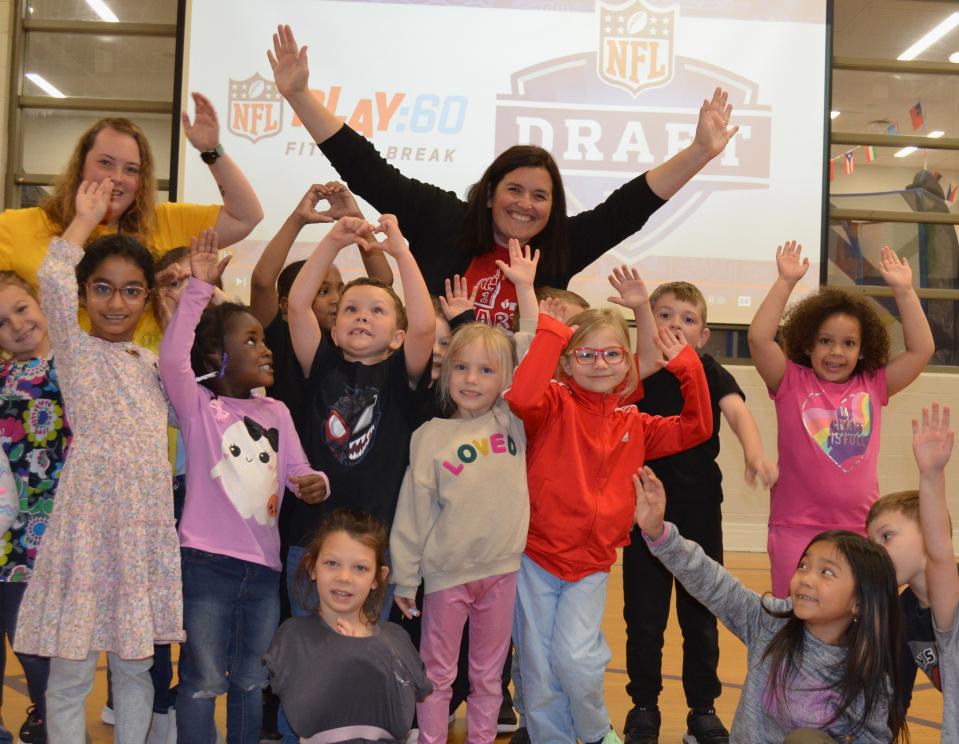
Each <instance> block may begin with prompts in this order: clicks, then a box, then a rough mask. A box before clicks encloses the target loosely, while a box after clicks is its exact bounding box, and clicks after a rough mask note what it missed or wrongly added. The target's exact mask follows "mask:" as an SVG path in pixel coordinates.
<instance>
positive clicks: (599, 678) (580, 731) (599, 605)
mask: <svg viewBox="0 0 959 744" xmlns="http://www.w3.org/2000/svg"><path fill="white" fill-rule="evenodd" d="M608 582H609V574H608V573H603V572H600V573H594V574H590V575H589V576H586V577H584V578H582V579H580V580H579V581H564V580H563V579H560V578H558V577H556V576H553V574H551V573H550V572H549V571H547V570H545V569H543V568H541V567H540V566H538V565H537V564H536V563H535V562H534V561H531V560H530V559H529V558H527V557H526V556H525V555H524V556H523V558H522V562H521V563H520V568H519V577H518V580H517V584H516V610H515V613H514V619H513V642H514V643H515V644H516V651H517V659H518V661H519V666H520V668H521V672H520V674H521V677H522V682H521V685H522V707H523V708H524V709H525V710H524V711H523V712H524V713H525V721H526V727H527V729H528V730H529V736H530V739H531V740H532V741H535V742H541V741H548V742H568V743H569V744H575V742H576V739H577V738H579V739H580V740H581V741H598V740H599V739H602V738H603V737H604V736H606V734H607V732H608V731H609V712H608V711H607V709H606V702H605V699H604V697H603V681H604V680H603V677H604V675H605V673H606V665H607V664H609V660H610V659H611V658H612V655H611V654H610V652H609V646H608V645H607V644H606V639H605V638H604V637H603V631H602V627H601V626H602V621H603V608H604V607H605V606H606V585H607V583H608ZM514 674H515V671H514Z"/></svg>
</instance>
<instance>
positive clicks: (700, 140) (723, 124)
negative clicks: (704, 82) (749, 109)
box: [693, 88, 739, 158]
mask: <svg viewBox="0 0 959 744" xmlns="http://www.w3.org/2000/svg"><path fill="white" fill-rule="evenodd" d="M728 99H729V93H727V92H726V91H724V90H722V89H721V88H716V90H715V91H713V97H712V99H711V100H708V101H705V100H704V101H703V105H702V106H701V107H700V109H699V121H698V122H697V123H696V135H695V137H694V138H693V143H694V144H695V145H697V146H699V147H700V148H702V150H703V151H704V152H705V153H706V154H707V155H708V156H709V157H711V158H713V157H716V156H717V155H718V154H719V153H721V152H722V151H723V150H724V149H725V148H726V143H728V142H729V140H731V139H732V138H733V137H734V136H735V134H736V132H738V131H739V127H738V126H735V127H733V128H732V129H730V128H729V117H730V116H732V113H733V107H732V105H730V104H728V103H727V101H728Z"/></svg>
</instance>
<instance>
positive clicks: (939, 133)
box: [926, 129, 945, 139]
mask: <svg viewBox="0 0 959 744" xmlns="http://www.w3.org/2000/svg"><path fill="white" fill-rule="evenodd" d="M944 134H945V132H943V131H942V130H941V129H937V130H936V131H935V132H929V134H927V135H926V136H927V137H929V139H939V138H940V137H942V135H944Z"/></svg>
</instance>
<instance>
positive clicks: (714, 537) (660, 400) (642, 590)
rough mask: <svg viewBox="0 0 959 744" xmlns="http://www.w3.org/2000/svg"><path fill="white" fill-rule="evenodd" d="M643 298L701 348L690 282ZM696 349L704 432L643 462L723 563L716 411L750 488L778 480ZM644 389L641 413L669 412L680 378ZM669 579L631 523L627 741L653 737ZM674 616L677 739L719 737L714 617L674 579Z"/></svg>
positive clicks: (739, 409)
mask: <svg viewBox="0 0 959 744" xmlns="http://www.w3.org/2000/svg"><path fill="white" fill-rule="evenodd" d="M649 302H650V305H651V306H652V311H653V318H654V320H655V323H656V327H657V328H667V329H669V330H670V331H671V332H672V333H673V334H675V335H676V336H680V335H681V336H682V337H684V338H685V339H686V343H688V344H689V345H690V346H691V347H693V348H694V349H697V350H699V349H702V348H703V346H704V345H705V343H706V340H707V339H708V338H709V329H708V328H707V327H706V300H705V298H704V297H703V295H702V293H701V292H700V291H699V289H697V288H696V287H695V286H693V285H692V284H689V283H688V282H670V283H668V284H663V285H660V286H659V287H658V288H657V289H656V290H655V291H654V292H653V294H652V296H651V297H650V298H649ZM644 343H645V345H647V346H649V345H650V344H649V342H648V341H646V340H645V339H643V338H639V339H638V343H637V346H638V347H639V348H642V347H643V346H644ZM700 356H701V358H702V362H703V368H704V369H705V372H706V381H707V383H708V385H709V394H710V398H711V399H712V408H713V422H714V424H713V433H712V436H711V437H710V438H709V439H708V440H707V441H706V442H704V443H703V444H701V445H699V446H698V447H693V448H692V449H690V450H686V451H685V452H680V453H679V454H676V455H672V456H670V457H664V458H661V459H659V460H651V461H649V462H648V463H646V464H647V465H649V467H651V468H652V469H653V471H654V472H655V473H656V474H657V475H658V476H659V478H660V479H661V480H662V481H663V483H664V485H665V487H666V492H667V493H669V494H670V499H669V502H668V504H667V506H666V511H667V516H666V519H667V520H669V521H671V522H673V523H674V524H676V525H677V526H678V527H679V530H680V532H681V533H682V534H683V536H684V537H686V538H688V539H690V540H694V541H695V542H697V543H699V545H701V546H702V548H703V550H704V551H705V552H706V554H707V555H708V556H709V557H710V558H712V559H713V560H715V561H717V562H719V563H722V561H723V533H722V509H721V504H722V501H723V491H722V485H721V482H722V472H721V471H720V469H719V466H718V465H717V464H716V457H717V455H718V454H719V425H720V419H719V413H720V411H722V413H723V414H724V415H725V416H726V420H727V421H728V422H729V425H730V426H731V427H732V429H733V432H734V433H735V434H736V437H737V438H738V439H739V441H740V444H742V447H743V455H744V458H745V462H746V480H747V481H748V482H749V483H750V484H751V485H755V483H756V481H757V480H759V481H760V483H761V484H762V486H763V487H764V488H768V487H770V486H771V485H772V484H773V483H775V482H776V479H777V477H778V474H779V471H778V468H777V467H776V465H775V463H773V462H771V461H770V460H768V459H767V458H766V456H765V454H764V453H763V448H762V443H761V441H760V438H759V429H758V428H757V427H756V421H755V420H754V419H753V417H752V414H751V413H750V412H749V409H748V408H746V404H745V402H744V401H745V397H746V396H745V395H744V394H743V391H742V390H741V389H740V387H739V385H738V384H737V383H736V380H735V378H733V376H732V375H731V374H729V372H727V371H726V370H725V369H723V367H722V366H721V365H720V364H718V363H717V362H716V361H715V360H714V359H713V358H712V357H711V356H709V355H708V354H701V355H700ZM643 387H644V393H645V395H644V397H643V399H642V400H640V401H639V402H638V404H637V406H638V408H639V409H640V410H641V411H644V412H646V413H650V414H656V415H660V416H672V415H675V414H678V413H679V412H680V410H681V409H682V404H683V399H682V396H681V395H680V391H679V383H678V381H677V380H676V378H675V377H674V376H673V375H671V374H669V373H668V372H665V371H659V372H656V373H655V374H653V375H652V376H650V377H648V378H647V379H645V380H643ZM672 586H673V577H672V574H670V573H669V571H667V570H666V569H665V568H664V567H663V565H662V564H661V563H660V562H659V561H658V560H656V558H654V557H653V555H652V554H651V553H650V551H649V548H647V547H646V543H645V542H644V540H643V539H642V535H641V534H640V532H639V530H637V529H634V530H633V535H632V543H631V544H630V545H627V546H626V547H625V548H624V549H623V596H624V604H625V606H624V609H623V617H624V618H625V620H626V671H627V674H628V675H629V684H627V686H626V692H627V693H628V694H629V696H630V698H631V699H632V701H633V709H632V710H630V711H629V713H628V714H627V716H626V724H625V726H624V731H623V732H624V734H625V742H626V744H657V742H658V741H659V727H660V722H661V718H660V713H659V707H658V700H659V693H660V692H661V691H662V687H663V685H662V651H663V633H664V632H665V630H666V623H667V619H668V616H669V599H670V593H671V592H672ZM676 613H677V615H678V617H679V625H680V627H681V629H682V632H683V689H684V691H685V693H686V704H687V706H688V707H689V715H688V716H687V719H686V724H687V729H688V730H687V732H686V734H685V735H684V737H683V740H684V741H685V742H689V743H694V742H698V744H706V742H709V744H726V743H727V742H728V741H729V733H728V732H727V731H726V728H725V726H723V724H722V722H721V721H720V720H719V718H718V716H716V711H715V709H714V708H713V703H714V701H715V699H716V698H717V697H719V694H720V691H721V687H720V682H719V677H718V675H717V672H716V669H717V666H718V664H719V637H718V634H717V630H716V618H715V617H714V616H713V615H712V614H710V612H709V611H708V610H706V608H704V607H703V606H702V605H701V604H699V602H697V601H696V600H694V599H693V598H692V597H690V596H689V594H688V593H687V592H686V590H685V589H683V587H682V586H681V585H680V584H677V585H676Z"/></svg>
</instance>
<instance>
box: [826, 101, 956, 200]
mask: <svg viewBox="0 0 959 744" xmlns="http://www.w3.org/2000/svg"><path fill="white" fill-rule="evenodd" d="M909 120H910V123H911V124H912V129H913V131H916V130H917V129H922V130H923V131H925V126H926V117H925V115H924V114H923V111H922V104H921V103H920V102H919V101H916V103H915V105H914V106H913V107H912V108H910V109H909ZM886 133H887V134H899V122H893V123H891V124H889V126H888V127H886ZM859 150H861V151H862V154H863V156H864V157H865V158H866V162H867V163H871V162H873V161H874V160H875V159H876V148H875V147H873V146H872V145H857V146H856V147H853V148H850V149H849V150H846V152H843V153H840V154H839V155H836V156H835V157H832V158H830V159H829V182H830V183H832V182H833V181H835V180H836V162H837V161H840V160H841V161H842V167H843V171H844V172H845V174H846V175H847V176H849V175H852V173H853V172H854V171H855V170H856V152H857V151H859ZM936 176H937V177H938V176H939V174H938V173H936ZM957 196H959V186H957V185H956V184H954V183H950V184H949V187H948V188H947V189H946V201H948V202H949V203H951V204H955V203H956V198H957Z"/></svg>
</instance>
